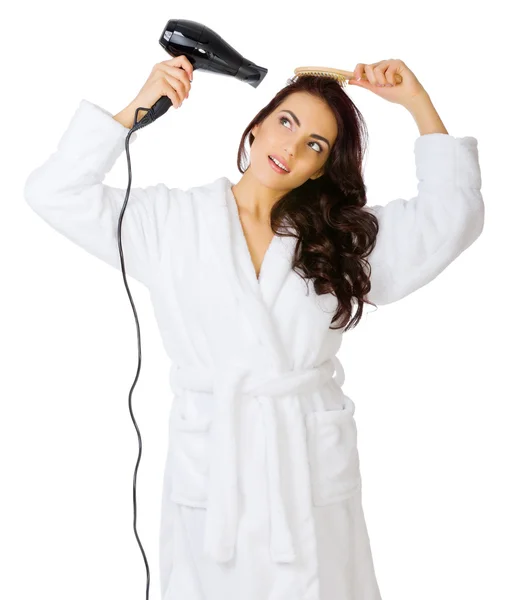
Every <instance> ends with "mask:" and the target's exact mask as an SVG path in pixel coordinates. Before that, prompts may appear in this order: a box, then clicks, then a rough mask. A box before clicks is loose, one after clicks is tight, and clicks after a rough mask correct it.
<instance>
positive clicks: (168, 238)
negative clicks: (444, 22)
mask: <svg viewBox="0 0 512 600" xmlns="http://www.w3.org/2000/svg"><path fill="white" fill-rule="evenodd" d="M363 73H364V74H366V77H367V81H364V80H360V81H359V82H357V78H358V77H360V76H361V75H362V74H363ZM187 74H188V76H187ZM396 74H399V75H400V76H401V77H402V82H401V83H400V84H398V85H395V84H394V82H395V75H396ZM191 76H192V68H191V64H190V63H189V62H188V60H187V59H186V58H185V57H184V56H180V57H176V58H174V59H172V60H170V61H166V62H164V63H159V65H156V67H155V69H153V71H152V74H151V76H150V78H149V79H148V82H146V84H145V86H144V87H143V88H142V90H141V92H140V93H139V95H138V96H137V98H136V99H135V100H134V101H133V103H130V105H129V106H128V107H127V108H126V109H125V110H124V111H121V113H119V114H118V115H116V116H115V117H113V116H112V114H111V113H108V112H107V111H105V110H103V109H101V108H100V107H98V106H96V105H94V104H92V103H90V102H88V101H86V100H82V102H81V104H80V106H79V108H78V110H77V112H76V114H75V115H74V117H73V119H72V121H71V123H70V125H69V127H68V129H67V131H66V132H65V133H64V135H63V137H62V138H61V140H60V142H59V146H58V149H57V151H56V152H55V153H54V154H53V155H52V156H51V157H50V158H49V159H48V160H47V161H46V163H44V164H43V165H42V166H41V167H39V168H38V169H36V170H35V171H34V172H33V173H32V174H31V175H30V177H29V179H28V181H27V184H26V188H25V197H26V200H27V202H28V203H29V204H30V206H31V207H32V208H33V209H34V210H35V211H36V212H37V213H38V214H39V215H40V216H41V217H42V218H43V219H44V220H45V221H46V222H47V223H48V224H49V225H51V226H52V227H53V228H55V229H56V230H57V231H59V232H60V233H62V234H63V235H65V236H66V237H68V238H69V239H70V240H72V241H73V242H75V243H76V244H78V245H80V246H81V247H83V248H85V249H86V250H88V251H89V252H90V253H92V254H93V255H95V256H97V257H98V258H100V259H102V260H103V261H105V262H106V263H108V264H110V265H111V266H113V267H115V268H116V269H119V270H120V268H121V266H120V258H119V250H118V242H117V224H118V218H119V213H120V209H121V207H122V205H123V203H124V199H125V193H126V192H125V190H122V189H116V188H112V187H110V186H106V185H104V184H103V183H102V182H103V180H104V178H105V175H106V173H108V172H109V170H110V169H111V168H112V166H113V165H114V163H115V161H116V160H117V158H118V157H119V155H120V154H121V152H122V151H123V148H124V143H125V138H126V135H127V133H128V129H129V128H130V127H131V126H132V125H133V119H134V115H135V109H136V108H137V107H140V106H146V107H147V106H151V105H152V104H153V103H154V102H155V101H156V100H157V99H158V98H159V97H160V96H161V95H163V94H164V93H165V94H167V95H168V96H169V97H170V98H171V99H172V100H173V104H174V106H175V107H179V106H180V105H181V103H182V102H183V100H184V99H185V98H186V97H187V96H188V93H189V91H190V80H189V77H190V78H191ZM350 83H351V84H355V85H359V86H363V87H365V88H366V89H368V90H370V91H372V92H373V93H375V94H377V95H378V96H380V97H382V98H383V99H385V100H388V101H390V102H394V103H398V104H401V105H402V106H404V108H406V109H407V110H408V111H409V112H410V113H411V114H412V116H413V117H414V119H415V120H416V123H417V125H418V128H419V134H420V135H419V137H418V138H417V139H416V141H415V146H414V150H415V158H416V168H417V176H418V180H419V182H418V194H417V196H415V197H414V198H411V199H410V200H408V201H406V200H403V199H396V200H394V201H391V202H389V203H388V204H386V205H385V206H372V207H368V206H366V194H365V186H364V182H363V176H362V158H363V154H364V149H365V148H364V145H365V126H364V121H363V119H362V116H361V114H360V113H359V111H358V110H357V108H356V107H355V105H354V104H353V102H352V101H351V100H350V98H349V96H348V95H347V93H346V92H345V91H344V89H343V88H341V87H340V86H339V84H338V83H336V82H335V81H333V80H330V79H327V78H322V77H311V76H308V77H301V78H299V79H297V80H295V81H290V82H289V85H288V86H287V87H285V88H284V89H283V90H281V91H280V92H279V93H278V94H277V95H276V96H275V98H274V99H273V100H272V101H271V102H270V103H269V105H268V106H266V107H265V108H264V109H262V110H261V111H260V112H259V113H258V115H256V117H255V118H254V119H253V120H252V121H251V123H250V124H249V126H248V127H247V129H246V130H245V131H244V134H243V136H242V140H241V143H240V147H239V151H238V167H239V169H240V171H241V173H242V174H243V175H242V177H241V178H240V180H239V181H238V182H237V183H236V184H233V183H232V182H231V181H229V179H228V178H226V177H220V178H219V179H216V180H215V181H213V182H211V183H208V184H206V185H202V186H197V187H192V188H190V189H187V190H181V189H178V188H172V189H169V188H168V187H167V186H165V185H164V184H162V183H160V184H157V185H155V186H150V187H147V188H144V189H140V188H138V189H133V190H132V191H131V195H130V199H129V201H128V205H127V210H126V212H125V215H124V218H123V225H122V232H123V233H122V235H123V238H122V239H123V253H124V262H125V267H126V272H127V274H128V275H131V276H132V277H134V278H136V279H137V280H138V281H140V282H142V283H144V284H145V285H146V286H147V287H148V288H149V289H150V292H151V298H152V301H153V304H154V308H155V314H156V318H157V321H158V325H159V327H160V331H161V334H162V339H163V343H164V346H165V348H166V351H167V353H168V355H169V357H170V359H171V361H172V369H171V387H172V391H173V393H174V401H173V403H172V410H171V413H170V420H169V451H168V456H167V463H166V468H165V474H164V485H163V496H162V521H161V537H160V542H161V546H160V550H161V553H160V568H161V573H160V575H161V592H162V598H163V599H164V600H220V599H222V600H231V599H233V600H234V599H235V598H236V599H237V600H238V599H242V598H243V600H378V599H380V593H379V589H378V585H377V581H376V577H375V572H374V566H373V561H372V554H371V550H370V544H369V539H368V534H367V529H366V524H365V519H364V515H363V510H362V501H361V490H362V485H361V473H360V469H359V458H358V449H357V428H356V422H355V420H354V410H355V407H354V403H353V401H352V400H351V399H350V398H349V397H348V396H346V395H345V394H344V393H343V391H342V384H343V382H344V373H343V368H342V366H341V364H340V363H339V361H338V359H337V358H336V352H337V351H338V349H339V348H340V344H341V340H342V335H343V332H344V331H346V330H348V329H349V328H351V327H354V326H355V325H356V324H357V323H358V322H359V320H360V318H361V315H362V308H363V305H364V303H365V302H368V303H371V304H372V305H374V306H375V305H380V304H387V303H391V302H395V301H397V300H399V299H401V298H403V297H404V296H406V295H408V294H410V293H412V292H414V291H415V290H417V289H418V288H420V287H422V286H423V285H425V284H426V283H428V282H429V281H432V280H433V279H434V278H435V277H436V276H437V275H438V274H439V273H440V272H441V271H443V270H444V269H445V268H446V267H447V266H448V265H449V264H450V263H451V262H452V261H453V260H454V259H455V258H456V257H457V256H459V254H461V252H463V251H464V250H465V249H466V248H468V247H469V246H470V245H471V244H472V243H473V242H474V241H475V240H476V239H477V237H478V236H479V234H480V233H481V231H482V228H483V223H484V205H483V201H482V196H481V193H480V188H481V177H480V168H479V163H478V150H477V140H476V139H475V138H473V137H462V138H456V137H453V136H450V135H449V134H448V132H447V131H446V129H445V127H444V125H443V123H442V122H441V120H440V118H439V116H438V114H437V112H436V110H435V109H434V107H433V104H432V102H431V100H430V98H429V96H428V94H427V92H426V91H425V89H424V88H423V86H422V85H421V84H420V82H419V81H418V79H417V78H416V77H415V75H414V74H413V73H412V71H411V70H410V69H409V68H408V67H407V66H406V65H405V64H404V63H403V61H400V60H384V61H380V62H378V63H374V64H358V65H357V67H356V69H355V77H354V79H353V80H351V82H350ZM388 84H389V85H388ZM140 116H142V115H139V118H140ZM247 135H248V136H249V144H250V149H251V153H250V158H251V160H250V164H249V166H248V167H246V168H245V165H243V164H242V162H243V160H242V159H243V157H244V148H243V145H244V142H245V139H246V137H247ZM135 138H136V134H134V135H132V137H131V141H134V140H135ZM272 157H273V158H272ZM276 163H277V164H276ZM283 167H284V169H283ZM352 302H354V303H355V304H356V305H357V306H356V313H355V315H354V316H352ZM335 371H336V376H335V377H333V375H334V372H335Z"/></svg>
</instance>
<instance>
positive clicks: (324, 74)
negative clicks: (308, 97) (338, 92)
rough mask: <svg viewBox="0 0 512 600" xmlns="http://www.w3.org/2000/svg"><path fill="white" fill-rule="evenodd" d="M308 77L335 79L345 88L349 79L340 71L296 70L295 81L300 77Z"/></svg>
mask: <svg viewBox="0 0 512 600" xmlns="http://www.w3.org/2000/svg"><path fill="white" fill-rule="evenodd" d="M307 75H312V76H314V77H328V78H329V79H334V81H337V82H338V83H339V84H340V85H341V87H345V86H346V85H347V78H346V77H345V75H343V73H340V72H339V71H334V70H333V71H327V70H318V69H308V68H298V69H295V80H297V78H298V77H304V76H307Z"/></svg>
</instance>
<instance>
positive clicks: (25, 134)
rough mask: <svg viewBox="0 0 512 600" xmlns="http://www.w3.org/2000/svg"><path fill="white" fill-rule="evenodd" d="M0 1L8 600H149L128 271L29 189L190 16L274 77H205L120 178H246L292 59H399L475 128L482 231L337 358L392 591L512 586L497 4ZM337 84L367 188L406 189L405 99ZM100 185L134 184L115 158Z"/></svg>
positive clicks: (151, 529)
mask: <svg viewBox="0 0 512 600" xmlns="http://www.w3.org/2000/svg"><path fill="white" fill-rule="evenodd" d="M12 11H13V16H12V17H11V21H10V24H9V25H8V24H7V23H5V24H4V25H8V26H7V27H5V28H4V33H3V35H2V38H1V41H0V44H1V48H0V50H1V53H2V57H3V58H2V76H3V83H4V85H3V86H2V87H3V90H4V91H3V92H2V94H1V98H2V105H3V109H2V114H3V117H4V120H3V127H2V137H3V139H4V143H3V144H2V166H3V167H4V168H3V169H2V171H3V183H4V185H5V186H7V189H6V190H5V191H6V192H7V193H4V194H3V202H2V206H3V218H2V219H1V220H0V228H1V235H0V243H1V244H2V265H3V269H2V271H3V277H2V288H3V292H2V294H1V301H2V305H3V306H2V317H3V323H2V336H1V340H2V346H1V350H2V355H3V358H4V367H3V369H2V382H1V383H2V394H1V397H2V402H1V404H0V406H1V414H0V426H1V435H0V455H1V471H2V483H1V489H2V493H1V495H0V530H1V532H2V533H1V543H0V552H1V556H0V564H1V569H0V571H1V577H0V597H2V598H5V599H7V598H9V600H21V599H23V600H25V599H27V598H41V597H43V598H47V597H51V598H53V599H54V600H57V599H66V600H67V599H69V598H73V600H85V599H87V600H90V599H91V598H94V599H95V600H100V599H105V600H106V599H109V600H111V599H114V598H115V599H120V598H123V600H131V599H133V600H135V599H139V600H142V599H143V598H145V593H146V592H145V588H146V570H145V566H144V562H143V558H142V554H141V552H140V548H139V546H138V544H137V542H136V539H135V536H134V532H133V503H132V489H133V488H132V486H133V472H134V468H135V462H136V460H137V454H138V449H139V446H138V439H137V435H136V430H135V428H134V426H133V423H132V420H131V417H130V414H129V410H128V395H129V391H130V387H131V386H132V384H133V381H134V379H135V376H136V370H137V361H138V353H137V337H136V327H135V319H134V315H133V311H132V308H131V305H130V303H129V299H128V295H127V293H126V289H125V286H124V282H123V279H122V275H121V273H120V272H116V271H114V270H113V269H112V268H111V267H109V266H108V265H106V264H104V263H102V262H101V261H99V260H97V259H95V258H94V257H92V256H91V255H89V254H87V253H86V252H84V251H83V250H82V249H81V248H79V247H77V246H74V245H73V244H71V243H70V242H69V241H68V240H67V239H66V238H64V237H63V236H61V235H59V234H57V233H56V232H55V231H53V230H52V229H51V228H49V227H48V226H47V225H46V224H45V223H44V222H43V221H42V220H41V219H40V218H39V217H38V216H37V215H36V214H35V213H33V212H32V211H31V210H30V208H29V207H28V205H26V204H25V202H24V198H23V193H22V192H23V186H24V182H25V180H26V178H27V177H28V175H29V173H30V172H31V171H32V170H33V169H35V168H36V167H37V166H39V165H40V164H42V162H43V161H45V160H46V159H47V158H48V157H49V155H50V154H51V153H53V152H54V151H55V149H56V146H57V143H58V140H59V139H60V137H61V135H62V134H63V133H64V131H65V129H66V127H67V126H68V124H69V122H70V119H71V118H72V116H73V114H74V112H75V111H76V109H77V107H78V105H79V102H80V100H81V99H82V98H86V99H88V100H90V101H91V102H94V103H96V104H98V105H100V106H102V107H104V108H105V109H107V110H109V111H110V112H112V113H113V114H116V113H117V112H119V111H120V110H121V109H122V108H124V106H126V105H127V104H128V103H129V102H131V100H132V99H133V98H134V97H135V96H136V94H137V93H138V91H139V89H140V88H141V87H142V85H143V84H144V82H145V81H146V79H147V77H148V75H149V73H150V71H151V68H152V67H153V65H154V64H155V63H157V62H160V61H164V60H168V59H170V58H171V57H170V56H168V55H167V54H166V53H165V51H164V50H163V49H162V48H161V47H160V45H159V43H158V40H159V37H160V34H161V32H162V30H163V28H164V26H165V24H166V22H167V20H168V19H171V18H184V19H191V20H196V21H200V22H202V23H204V24H206V25H207V26H209V27H210V28H212V29H213V30H215V31H216V32H217V33H218V34H219V35H221V36H222V37H223V38H224V39H225V40H226V41H227V42H228V43H229V44H231V45H232V46H233V47H234V48H236V49H237V50H238V51H239V52H240V53H241V54H243V55H244V56H246V57H247V58H248V59H250V60H252V61H254V62H255V63H256V64H258V65H262V66H265V67H267V68H268V70H269V72H268V75H267V77H266V78H265V80H264V81H263V82H262V84H261V85H260V86H259V87H258V88H257V89H254V88H252V87H251V86H249V85H247V84H242V83H241V82H240V81H237V80H235V79H231V78H228V77H219V76H214V75H211V74H206V73H203V72H196V73H195V77H194V81H193V84H192V90H191V94H190V97H189V99H188V100H186V101H185V102H184V104H183V106H182V108H181V109H179V110H176V109H174V108H171V109H170V110H169V111H168V112H167V113H166V114H165V115H164V116H163V117H162V118H161V119H159V120H158V121H157V122H156V123H155V124H154V125H153V126H152V127H147V128H144V129H143V130H141V131H140V132H139V133H138V140H137V141H136V143H134V144H133V145H131V148H130V155H131V161H132V175H133V180H132V188H133V187H139V186H147V185H152V184H156V183H158V182H165V183H166V184H168V185H169V186H170V187H183V188H187V187H190V186H192V185H201V184H206V183H208V182H211V181H212V180H213V179H216V178H217V177H220V176H222V175H226V176H227V177H229V178H230V179H231V180H232V181H238V179H239V178H240V177H241V175H240V173H239V172H238V170H237V167H236V152H237V149H238V143H239V141H240V137H241V134H242V131H243V130H244V128H245V127H246V125H247V123H248V122H249V121H250V120H251V119H252V118H253V116H254V115H255V114H256V112H258V111H259V110H260V108H261V107H262V106H264V105H265V104H267V103H268V102H269V101H270V100H271V98H272V97H273V96H274V95H275V93H277V91H278V90H279V89H280V88H281V87H283V86H284V85H286V80H287V79H288V78H289V77H291V76H293V70H294V68H296V67H298V66H304V65H325V66H331V67H336V68H340V69H346V70H353V69H354V67H355V65H356V64H357V63H359V62H362V63H372V62H377V61H379V60H383V59H387V58H399V59H402V60H403V61H404V62H405V63H406V64H407V65H408V66H409V68H411V69H412V70H413V72H414V73H415V74H416V76H417V77H418V79H419V80H420V81H421V82H422V84H423V85H424V87H425V88H426V89H427V91H428V93H429V94H430V96H431V98H432V100H433V102H434V105H435V107H436V108H437V110H438V112H439V114H440V116H441V118H442V120H443V122H444V124H445V125H446V127H447V129H448V132H449V134H450V135H453V136H457V137H462V136H466V135H469V136H474V137H476V138H477V139H478V146H479V153H480V154H479V156H480V165H481V170H482V181H483V185H482V193H483V197H484V200H485V203H486V223H485V227H484V232H483V233H482V235H481V236H480V238H479V239H478V240H477V241H476V242H475V243H474V245H472V246H471V247H470V248H469V249H468V250H467V251H466V252H464V253H463V254H462V255H461V256H460V257H459V258H458V259H457V260H456V261H455V262H454V263H452V264H451V265H450V266H449V267H448V268H447V269H446V270H445V271H444V272H443V273H442V274H441V275H439V276H438V277H437V279H435V280H434V281H433V282H432V283H431V284H429V285H427V286H426V287H424V288H422V289H420V290H418V291H417V292H415V293H414V294H412V295H410V296H408V297H407V298H405V299H403V300H402V301H400V302H397V303H395V304H392V305H387V306H382V307H379V309H378V310H377V311H375V309H374V308H373V307H368V309H367V314H365V316H364V318H363V320H362V322H361V323H360V325H359V326H358V327H357V328H356V329H355V330H354V331H351V332H349V333H347V334H346V336H345V338H344V341H343V344H342V348H341V350H340V353H339V358H340V359H341V361H342V363H343V365H344V367H345V372H346V383H345V386H344V390H345V392H346V393H347V394H348V395H349V396H350V397H351V398H352V399H353V400H354V402H355V403H356V415H355V416H356V419H357V423H358V430H359V448H360V457H361V469H362V473H363V486H364V495H363V505H364V510H365V515H366V519H367V524H368V528H369V534H370V539H371V542H372V549H373V556H374V562H375V568H376V572H377V577H378V580H379V584H380V587H381V592H382V596H383V600H412V599H414V600H432V599H434V598H435V599H436V600H453V599H459V598H460V599H462V598H463V599H464V600H482V599H483V598H485V599H487V598H489V599H490V598H492V599H493V600H506V599H510V598H512V581H511V580H510V565H511V563H512V547H511V543H510V539H511V537H512V517H511V512H512V511H511V507H512V491H511V477H510V472H511V466H510V463H511V456H512V442H511V433H510V430H511V417H512V411H511V401H512V393H511V391H510V386H509V382H508V374H509V372H510V370H511V365H510V364H509V363H510V359H511V358H512V354H511V352H510V347H509V338H510V334H511V333H512V330H511V317H510V310H509V307H508V300H509V290H510V283H509V276H510V249H509V248H510V245H509V240H507V238H508V237H509V235H510V220H511V216H512V210H511V195H510V184H509V175H510V169H511V158H512V157H511V152H510V139H511V133H512V131H511V121H510V96H511V91H512V90H511V85H510V79H511V73H510V54H511V46H510V37H509V31H508V30H507V24H506V20H505V18H504V15H503V13H501V14H500V12H499V8H498V4H497V3H493V2H485V3H482V4H469V3H467V2H447V1H443V2H430V3H428V4H421V5H412V4H410V3H408V2H399V1H394V2H386V3H381V2H368V1H366V2H364V1H363V2H355V3H341V2H316V3H314V5H311V4H310V3H306V4H304V5H302V6H301V5H300V4H296V3H290V2H288V3H276V2H267V1H265V0H262V1H260V2H259V3H258V4H256V3H252V4H250V5H241V4H239V3H236V2H206V1H199V2H194V3H192V4H188V5H187V4H184V3H168V2H153V3H146V4H143V3H141V2H133V1H131V0H123V2H120V1H118V0H110V1H109V2H105V1H101V2H98V1H95V0H92V1H91V2H88V3H87V4H84V3H76V2H57V1H55V0H47V1H46V2H25V3H22V4H18V5H16V7H15V8H12ZM347 93H348V94H350V96H351V97H352V99H353V100H354V102H355V103H356V104H357V106H358V108H359V109H360V110H361V111H362V113H363V115H364V117H365V119H366V122H367V124H368V128H369V134H370V145H369V154H368V155H367V160H366V164H365V178H366V184H367V188H368V203H369V204H370V205H371V204H385V203H387V202H388V201H390V200H392V199H394V198H397V197H403V198H410V197H412V196H414V195H415V194H416V190H417V187H416V186H417V181H416V177H415V163H414V154H413V145H414V141H415V139H416V137H417V136H418V135H419V134H418V130H417V127H416V124H415V122H414V120H413V119H412V117H411V115H410V114H409V113H408V112H407V111H406V110H405V109H404V108H403V107H401V106H398V105H396V104H391V103H388V102H386V101H385V100H382V99H380V98H379V97H377V96H376V95H375V94H373V93H371V92H370V91H367V90H365V89H363V88H356V87H350V86H349V87H348V88H347ZM5 140H7V143H5ZM105 183H107V184H110V185H114V186H117V187H124V188H125V187H126V186H127V184H128V169H127V162H126V155H125V154H124V153H123V154H122V155H121V157H120V158H119V160H118V161H117V163H116V164H115V166H114V168H113V169H112V171H111V172H110V173H109V174H108V175H107V177H106V180H105ZM129 285H130V290H131V293H132V296H133V299H134V302H135V305H136V308H137V313H138V317H139V322H140V327H141V336H142V366H141V373H140V377H139V380H138V382H137V384H136V386H135V389H134V391H133V395H132V406H133V410H134V413H135V418H136V421H137V423H138V426H139V428H140V431H141V436H142V443H143V454H142V459H141V461H142V462H141V465H140V468H139V474H138V481H137V507H138V523H137V529H138V532H139V535H140V537H141V541H142V545H143V547H144V549H145V552H146V556H147V558H148V561H149V565H150V572H151V589H150V596H151V597H152V598H159V583H158V525H159V510H160V500H161V498H160V494H161V485H162V475H163V467H164V461H165V450H166V443H167V437H166V436H167V419H168V414H169V409H170V389H169V384H168V372H169V366H170V363H169V362H168V359H167V356H166V354H165V352H164V348H163V345H162V343H161V341H160V337H159V332H158V330H157V328H156V323H155V320H154V316H153V312H152V306H151V303H150V299H149V294H148V292H147V291H146V288H144V287H143V286H142V285H141V284H139V283H138V282H136V281H135V280H133V279H129ZM183 600H187V599H186V598H183ZM226 600H231V599H226ZM240 600H242V599H240ZM262 600H267V599H262Z"/></svg>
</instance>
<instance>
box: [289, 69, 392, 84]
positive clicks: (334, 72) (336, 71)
mask: <svg viewBox="0 0 512 600" xmlns="http://www.w3.org/2000/svg"><path fill="white" fill-rule="evenodd" d="M294 72H295V75H299V74H301V75H305V74H307V73H312V74H322V73H324V74H325V75H331V76H332V75H334V76H336V77H340V78H341V77H343V78H344V79H345V80H346V81H348V80H349V79H354V72H353V71H344V70H343V69H334V68H332V67H297V68H296V69H295V71H294ZM363 79H366V80H367V81H368V77H367V76H366V73H363ZM395 82H396V83H402V76H401V75H399V74H398V73H396V74H395Z"/></svg>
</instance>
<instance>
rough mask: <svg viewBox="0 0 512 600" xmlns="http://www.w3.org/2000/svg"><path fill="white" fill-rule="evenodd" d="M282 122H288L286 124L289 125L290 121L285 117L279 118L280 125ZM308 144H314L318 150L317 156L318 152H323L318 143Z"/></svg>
mask: <svg viewBox="0 0 512 600" xmlns="http://www.w3.org/2000/svg"><path fill="white" fill-rule="evenodd" d="M283 121H288V123H290V119H288V118H287V117H280V119H279V122H280V123H282V122H283ZM310 144H316V145H317V146H318V147H319V148H320V150H319V151H317V152H318V154H320V152H323V148H322V146H321V145H320V144H319V143H318V142H310Z"/></svg>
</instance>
